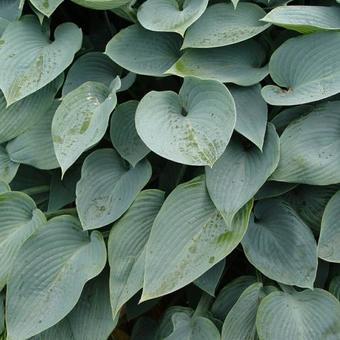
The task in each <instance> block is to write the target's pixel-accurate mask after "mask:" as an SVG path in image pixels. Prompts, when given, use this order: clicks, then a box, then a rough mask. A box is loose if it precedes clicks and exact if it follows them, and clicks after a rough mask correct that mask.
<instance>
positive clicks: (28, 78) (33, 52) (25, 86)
mask: <svg viewBox="0 0 340 340" xmlns="http://www.w3.org/2000/svg"><path fill="white" fill-rule="evenodd" d="M1 39H2V40H3V43H2V45H1V48H0V49H1V53H0V88H1V90H2V91H3V93H4V95H5V98H6V101H7V104H8V105H10V104H12V103H14V102H16V101H18V100H20V99H22V98H24V97H27V96H28V95H29V94H31V93H33V92H35V91H37V90H39V89H41V88H42V87H44V86H45V85H47V84H48V83H50V82H51V81H52V80H53V79H55V78H57V76H58V75H59V74H61V73H62V72H63V71H64V70H65V69H66V68H67V67H68V66H69V65H70V64H71V62H72V60H73V57H74V54H75V53H76V52H77V51H78V50H79V48H80V46H81V41H82V33H81V30H80V29H79V28H78V27H77V26H76V25H75V24H72V23H65V24H62V25H60V26H58V27H57V29H56V30H55V32H54V41H53V42H50V41H49V39H48V36H47V35H46V33H45V32H44V31H43V30H42V28H41V26H40V23H39V21H38V19H37V18H36V17H34V16H25V17H23V18H22V19H21V20H20V21H16V22H13V23H10V24H9V25H8V27H7V29H6V31H5V32H4V34H3V35H2V37H1Z"/></svg>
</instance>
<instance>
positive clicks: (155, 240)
mask: <svg viewBox="0 0 340 340" xmlns="http://www.w3.org/2000/svg"><path fill="white" fill-rule="evenodd" d="M251 208H252V202H249V203H248V204H247V205H246V206H245V208H244V209H242V210H241V211H240V212H239V214H238V215H237V217H236V218H235V219H234V221H233V224H232V225H226V224H225V222H224V220H223V218H222V216H221V215H220V214H219V212H218V211H217V210H216V208H215V206H214V205H213V203H212V201H211V200H210V197H209V194H208V192H207V189H206V186H205V177H204V176H199V177H196V178H194V179H193V180H191V181H189V182H186V183H184V184H181V185H179V186H177V187H176V189H175V190H174V191H173V192H172V193H171V194H170V195H169V196H168V198H167V199H166V201H165V202H164V204H163V206H162V208H161V210H160V212H159V214H158V215H157V217H156V219H155V222H154V224H153V227H152V230H151V234H150V239H149V241H148V244H147V251H146V265H145V277H144V289H143V295H142V300H148V299H151V298H154V297H157V296H161V295H165V294H168V293H170V292H173V291H175V290H177V289H179V288H182V287H183V286H185V285H187V284H188V283H190V282H192V281H193V280H195V279H197V278H198V277H199V276H201V275H202V274H203V273H205V272H206V271H207V270H208V269H210V268H211V267H212V266H214V265H215V264H216V263H218V262H219V261H221V260H222V259H223V258H224V257H226V256H227V255H228V254H229V253H231V251H232V250H233V249H234V248H235V247H236V246H237V245H238V244H239V242H240V241H241V239H242V237H243V235H244V233H245V232H246V229H247V226H248V220H249V214H250V210H251Z"/></svg>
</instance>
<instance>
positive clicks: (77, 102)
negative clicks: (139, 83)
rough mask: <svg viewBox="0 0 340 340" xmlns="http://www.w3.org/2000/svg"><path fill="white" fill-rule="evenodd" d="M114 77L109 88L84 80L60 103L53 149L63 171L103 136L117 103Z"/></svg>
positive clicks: (54, 119)
mask: <svg viewBox="0 0 340 340" xmlns="http://www.w3.org/2000/svg"><path fill="white" fill-rule="evenodd" d="M120 84H121V83H120V79H119V78H116V80H115V81H114V84H113V88H112V89H111V91H110V90H109V88H108V87H106V86H105V85H103V84H101V83H97V82H91V81H90V82H86V83H84V84H82V85H81V86H79V87H78V88H76V89H75V90H73V91H71V92H70V93H68V94H67V95H66V97H65V98H64V99H63V101H62V102H61V104H60V106H59V107H58V109H57V111H56V113H55V115H54V118H53V121H52V138H53V144H54V150H55V153H56V156H57V159H58V162H59V164H60V166H61V169H62V173H63V174H64V173H65V171H66V170H67V169H68V168H69V167H70V166H71V165H72V164H73V163H74V162H75V161H76V160H77V159H78V157H79V156H80V155H81V154H82V153H83V152H84V151H85V150H87V149H89V148H90V147H91V146H93V145H94V144H96V143H98V142H99V141H100V140H101V139H102V138H103V136H104V134H105V131H106V129H107V126H108V124H109V118H110V114H111V112H112V111H113V109H114V108H115V106H116V104H117V96H116V91H117V89H118V88H119V87H120Z"/></svg>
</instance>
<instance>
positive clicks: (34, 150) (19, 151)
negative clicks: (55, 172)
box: [6, 101, 60, 170]
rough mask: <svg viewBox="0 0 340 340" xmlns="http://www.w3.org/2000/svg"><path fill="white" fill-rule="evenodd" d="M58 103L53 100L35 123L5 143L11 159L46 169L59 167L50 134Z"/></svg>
mask: <svg viewBox="0 0 340 340" xmlns="http://www.w3.org/2000/svg"><path fill="white" fill-rule="evenodd" d="M59 103H60V102H59V101H55V102H54V103H53V104H52V105H51V107H50V108H49V109H48V110H47V112H45V114H44V116H42V117H41V119H40V120H39V121H38V122H37V123H36V124H35V125H33V126H32V127H31V128H30V129H28V130H27V131H25V132H24V133H23V134H21V135H19V136H18V137H16V138H15V139H13V140H11V141H10V142H9V143H8V144H7V146H6V149H7V152H8V154H9V157H10V159H11V160H12V161H14V162H17V163H24V164H28V165H32V166H34V167H36V168H39V169H46V170H49V169H54V168H58V167H59V164H58V161H57V158H56V156H55V153H54V148H53V142H52V135H51V124H52V119H53V116H54V113H55V111H56V109H57V107H58V106H59Z"/></svg>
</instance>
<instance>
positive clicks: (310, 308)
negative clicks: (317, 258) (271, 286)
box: [256, 289, 340, 340]
mask: <svg viewBox="0 0 340 340" xmlns="http://www.w3.org/2000/svg"><path fill="white" fill-rule="evenodd" d="M339 320H340V304H339V302H338V301H337V300H336V298H335V297H334V296H333V295H332V294H330V293H328V292H326V291H325V290H322V289H315V290H313V291H312V290H305V291H302V292H295V293H292V294H288V293H284V292H273V293H271V294H269V295H268V296H266V297H265V298H264V299H263V300H262V302H261V304H260V307H259V309H258V312H257V317H256V327H257V332H258V335H259V339H260V340H288V339H299V340H300V339H301V340H321V339H322V340H335V339H338V338H339V337H340V321H339Z"/></svg>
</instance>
